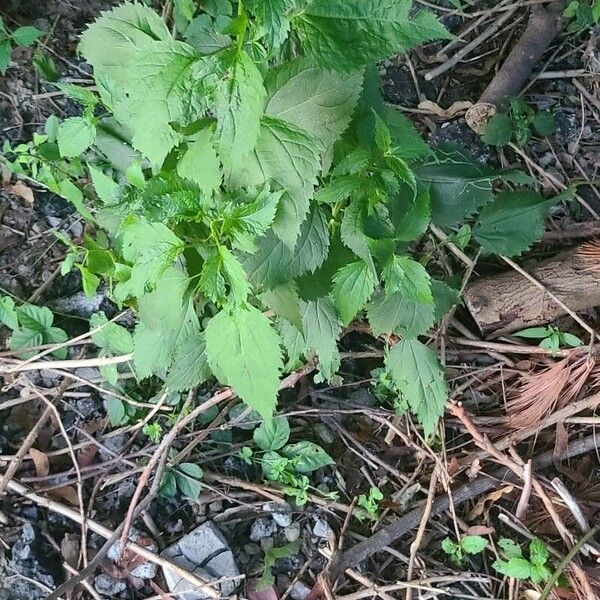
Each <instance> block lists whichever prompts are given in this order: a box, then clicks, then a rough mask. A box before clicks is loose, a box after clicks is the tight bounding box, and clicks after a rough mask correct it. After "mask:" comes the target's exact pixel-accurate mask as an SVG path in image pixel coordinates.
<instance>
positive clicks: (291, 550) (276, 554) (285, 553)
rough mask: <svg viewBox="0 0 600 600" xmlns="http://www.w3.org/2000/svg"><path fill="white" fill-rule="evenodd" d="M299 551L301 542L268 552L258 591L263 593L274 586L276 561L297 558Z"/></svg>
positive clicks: (257, 585)
mask: <svg viewBox="0 0 600 600" xmlns="http://www.w3.org/2000/svg"><path fill="white" fill-rule="evenodd" d="M299 550H300V541H299V540H296V541H295V542H291V543H289V544H286V545H285V546H279V547H278V548H271V550H267V551H266V552H265V562H264V565H263V572H262V575H261V577H260V578H259V579H258V581H257V582H256V591H257V592H261V591H264V590H266V589H268V588H270V587H271V586H272V585H274V583H275V577H274V576H273V572H272V570H271V569H272V568H273V567H274V566H275V561H277V560H278V559H280V558H289V557H291V556H296V555H297V554H298V552H299Z"/></svg>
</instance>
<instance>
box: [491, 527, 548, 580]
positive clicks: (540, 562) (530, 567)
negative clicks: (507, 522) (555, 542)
mask: <svg viewBox="0 0 600 600" xmlns="http://www.w3.org/2000/svg"><path fill="white" fill-rule="evenodd" d="M498 546H499V547H500V548H501V549H502V552H503V554H504V556H505V557H506V560H504V559H498V560H496V561H494V563H493V564H492V567H493V568H494V569H496V571H498V573H501V574H502V575H506V576H507V577H513V578H514V579H525V580H529V581H531V582H532V583H541V582H543V581H548V579H549V578H550V577H551V576H552V570H551V569H550V568H549V567H548V565H547V562H548V557H549V553H548V547H547V546H546V544H544V542H542V541H541V540H539V539H534V540H532V541H531V543H530V544H529V559H527V558H525V557H524V556H523V550H522V549H521V546H519V544H517V543H516V542H514V541H513V540H511V539H508V538H501V539H500V540H499V541H498Z"/></svg>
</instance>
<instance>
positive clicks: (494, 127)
mask: <svg viewBox="0 0 600 600" xmlns="http://www.w3.org/2000/svg"><path fill="white" fill-rule="evenodd" d="M513 131H514V130H513V122H512V119H511V118H510V117H509V116H508V115H506V114H504V113H498V114H496V115H494V116H493V117H492V118H491V119H490V120H489V121H488V123H487V125H486V126H485V130H484V132H483V135H482V136H481V139H482V140H483V141H484V142H485V143H486V144H490V145H491V146H506V144H508V143H509V142H510V140H511V138H512V136H513Z"/></svg>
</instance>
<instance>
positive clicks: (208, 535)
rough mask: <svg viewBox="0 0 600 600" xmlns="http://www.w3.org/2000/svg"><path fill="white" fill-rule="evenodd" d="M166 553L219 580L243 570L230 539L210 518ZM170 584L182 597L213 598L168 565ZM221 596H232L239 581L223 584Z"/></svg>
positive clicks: (192, 599) (198, 573) (166, 573)
mask: <svg viewBox="0 0 600 600" xmlns="http://www.w3.org/2000/svg"><path fill="white" fill-rule="evenodd" d="M162 556H163V557H164V558H166V559H168V560H170V561H171V562H173V563H175V564H176V565H178V566H180V567H182V568H183V569H186V570H187V571H189V572H190V573H193V574H194V575H196V576H197V577H199V578H200V579H204V580H206V581H215V580H217V579H220V578H222V577H237V576H238V575H239V574H240V572H239V570H238V567H237V564H236V562H235V559H234V557H233V553H232V552H231V550H230V548H229V546H228V545H227V541H226V540H225V538H224V537H223V534H222V533H221V532H220V531H219V530H218V529H217V527H216V526H215V525H214V524H213V523H211V522H207V523H204V524H203V525H200V527H196V529H194V530H193V531H191V532H190V533H188V534H187V535H185V536H184V537H182V538H181V539H180V540H179V541H178V542H175V543H174V544H172V545H171V546H169V547H168V548H166V549H165V550H164V551H163V552H162ZM163 573H164V576H165V581H166V583H167V588H168V589H169V591H170V592H173V593H177V597H178V598H181V600H204V599H205V598H210V596H209V595H208V593H207V592H204V591H202V590H201V589H200V588H198V587H197V586H195V585H193V584H192V583H190V582H189V581H187V580H186V579H182V578H181V577H180V576H179V575H178V574H177V573H174V572H173V571H172V570H170V569H168V568H163ZM219 587H220V590H219V591H220V594H221V596H225V597H227V596H230V595H231V594H233V593H234V591H235V588H236V582H235V581H225V582H223V583H221V584H220V586H219Z"/></svg>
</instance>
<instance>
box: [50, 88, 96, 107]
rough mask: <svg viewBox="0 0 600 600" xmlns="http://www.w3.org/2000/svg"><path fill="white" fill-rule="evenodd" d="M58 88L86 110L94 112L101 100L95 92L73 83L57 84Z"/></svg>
mask: <svg viewBox="0 0 600 600" xmlns="http://www.w3.org/2000/svg"><path fill="white" fill-rule="evenodd" d="M55 85H56V87H57V88H58V89H59V90H60V91H61V92H64V93H65V95H67V96H68V97H69V98H71V99H72V100H75V101H76V102H79V104H81V105H82V106H84V107H85V108H88V109H90V110H93V109H94V108H95V107H96V105H97V104H98V103H99V101H100V99H99V98H98V96H96V94H94V92H92V91H90V90H89V89H87V88H84V87H81V86H80V85H75V84H73V83H56V84H55Z"/></svg>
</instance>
